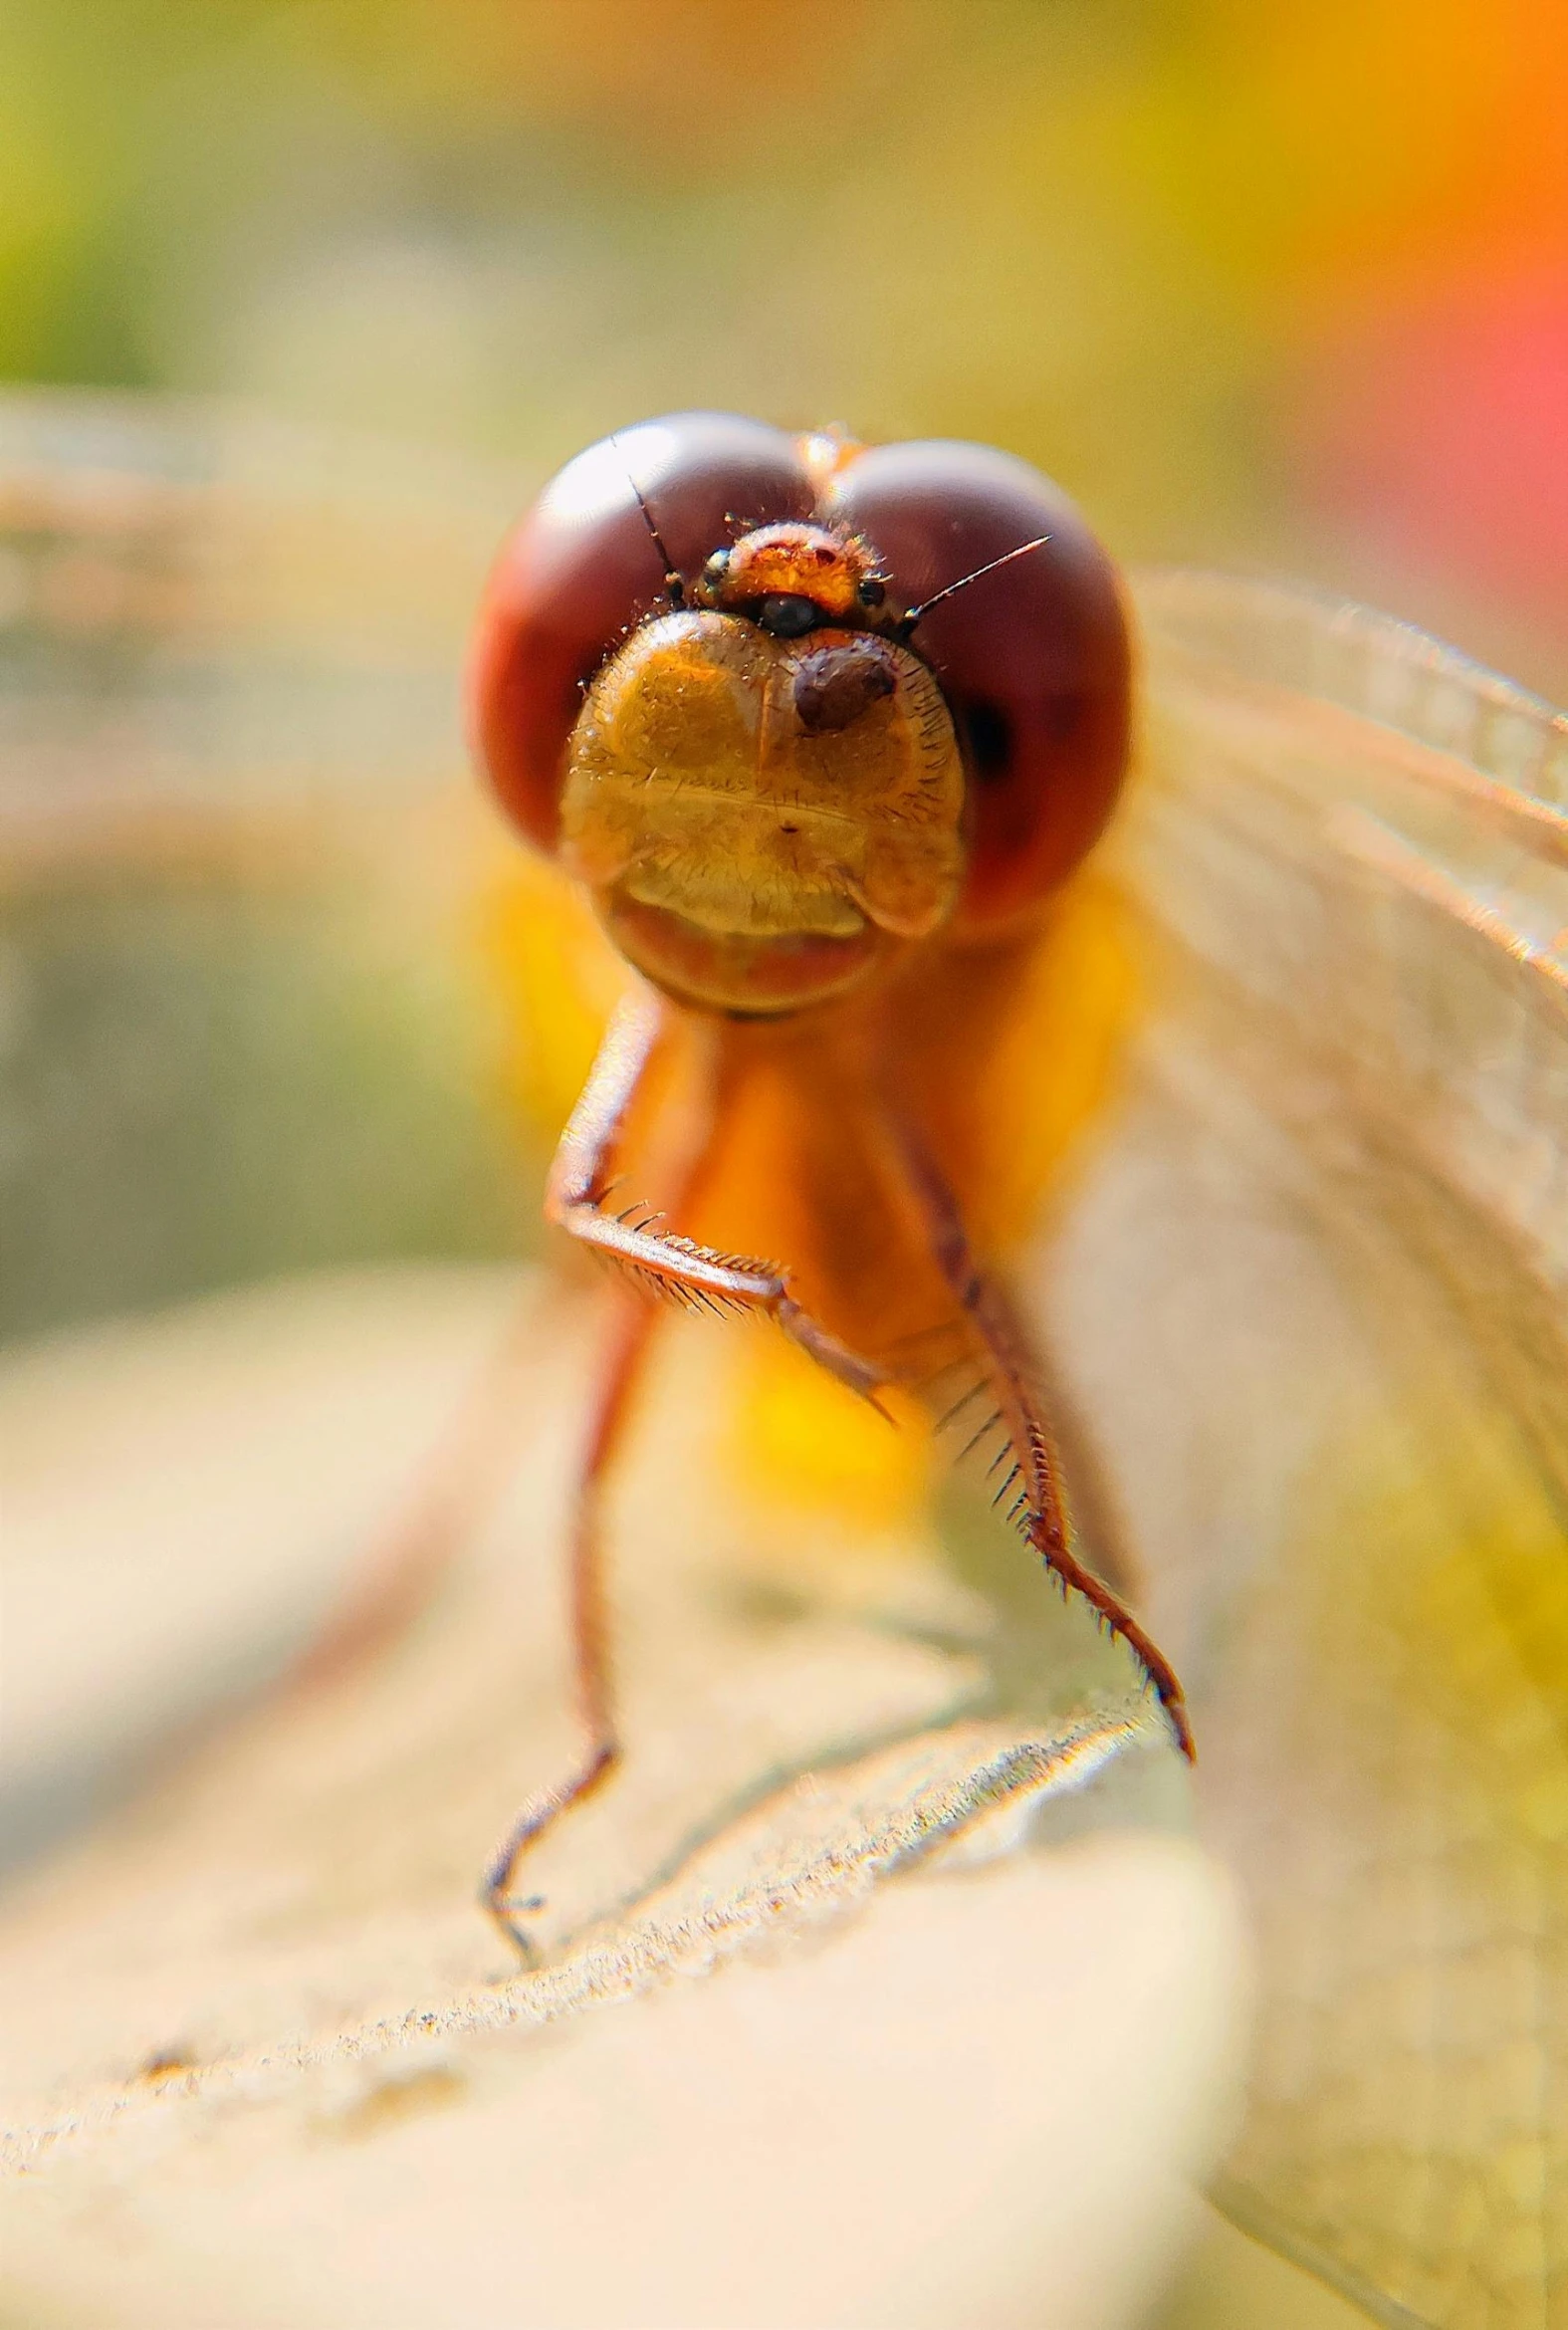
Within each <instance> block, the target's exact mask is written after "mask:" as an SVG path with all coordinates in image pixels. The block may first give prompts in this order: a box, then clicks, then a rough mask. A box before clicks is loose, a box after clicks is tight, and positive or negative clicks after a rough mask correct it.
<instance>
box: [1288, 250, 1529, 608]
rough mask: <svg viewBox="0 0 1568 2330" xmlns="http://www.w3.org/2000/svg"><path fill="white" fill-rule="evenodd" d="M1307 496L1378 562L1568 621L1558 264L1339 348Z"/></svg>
mask: <svg viewBox="0 0 1568 2330" xmlns="http://www.w3.org/2000/svg"><path fill="white" fill-rule="evenodd" d="M1303 418H1304V422H1305V425H1304V427H1303V429H1302V431H1301V435H1300V438H1299V439H1298V445H1299V451H1300V456H1301V485H1302V490H1303V496H1304V499H1305V500H1306V502H1307V503H1308V505H1309V507H1310V508H1311V509H1312V511H1313V513H1314V515H1315V516H1316V517H1317V518H1318V519H1319V520H1321V519H1324V518H1326V519H1328V520H1329V521H1330V522H1332V523H1334V524H1336V525H1342V526H1345V527H1348V528H1349V529H1350V530H1351V531H1353V532H1354V533H1355V534H1357V535H1359V536H1360V538H1361V539H1362V541H1363V542H1367V543H1370V544H1371V545H1373V546H1375V547H1376V549H1377V550H1378V551H1380V552H1381V553H1384V554H1385V555H1387V557H1388V558H1389V560H1390V562H1391V563H1393V564H1397V565H1399V566H1401V567H1404V568H1407V569H1410V570H1420V571H1425V572H1427V573H1429V574H1431V575H1433V576H1435V577H1443V578H1453V579H1455V580H1456V581H1460V582H1464V583H1465V584H1467V585H1468V586H1469V587H1470V588H1473V587H1474V586H1475V585H1476V584H1479V585H1481V586H1482V587H1485V588H1490V589H1493V590H1496V591H1499V592H1502V593H1504V594H1506V596H1507V598H1508V599H1509V600H1511V601H1512V602H1513V603H1514V605H1515V606H1517V607H1518V609H1519V610H1520V612H1526V611H1528V612H1531V613H1545V614H1548V615H1554V616H1558V617H1561V616H1563V615H1565V614H1568V267H1564V268H1562V269H1560V270H1559V269H1554V270H1553V271H1552V272H1551V273H1550V274H1548V275H1545V276H1541V275H1537V276H1535V277H1534V278H1532V279H1529V280H1523V281H1521V280H1514V281H1512V282H1509V283H1505V284H1504V283H1497V282H1495V281H1491V282H1485V283H1481V284H1479V285H1477V284H1474V283H1471V284H1468V285H1465V286H1462V287H1451V288H1449V289H1448V290H1446V291H1445V292H1444V294H1443V295H1442V297H1441V298H1440V299H1437V300H1434V301H1432V302H1430V303H1429V304H1427V305H1426V306H1425V307H1423V308H1422V309H1420V310H1418V311H1408V312H1406V313H1405V314H1404V315H1390V316H1388V317H1385V318H1384V319H1382V320H1381V321H1380V322H1379V323H1378V325H1377V326H1376V327H1375V328H1373V329H1371V330H1368V331H1365V332H1363V333H1361V334H1359V335H1358V336H1357V338H1356V340H1355V341H1354V342H1353V343H1343V344H1341V346H1340V348H1339V349H1337V350H1336V352H1335V353H1334V355H1333V356H1332V357H1331V359H1330V360H1329V362H1328V364H1327V365H1326V366H1325V368H1324V370H1323V371H1322V372H1321V373H1320V374H1319V376H1318V380H1317V385H1316V393H1315V394H1313V396H1312V397H1311V399H1310V403H1309V405H1308V408H1307V410H1306V411H1305V413H1304V415H1303Z"/></svg>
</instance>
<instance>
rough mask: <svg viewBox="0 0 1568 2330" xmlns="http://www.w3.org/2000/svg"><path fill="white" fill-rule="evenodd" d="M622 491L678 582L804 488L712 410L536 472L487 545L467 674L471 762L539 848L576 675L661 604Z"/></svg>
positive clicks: (806, 500)
mask: <svg viewBox="0 0 1568 2330" xmlns="http://www.w3.org/2000/svg"><path fill="white" fill-rule="evenodd" d="M633 480H635V486H634V485H633ZM638 491H640V492H641V494H642V497H643V501H644V502H645V504H646V505H647V510H648V513H649V514H650V515H651V517H652V519H653V523H654V525H655V526H656V527H657V528H658V532H659V537H660V540H661V541H662V542H663V544H664V547H665V549H666V551H667V552H668V554H669V558H670V561H671V564H672V565H673V566H674V568H675V569H676V571H677V572H678V573H679V574H680V575H681V576H682V577H683V578H684V580H685V582H686V585H687V589H688V591H689V590H690V588H691V586H692V585H693V584H694V583H695V582H697V579H698V577H699V576H700V574H701V573H702V569H703V565H704V562H705V561H706V560H707V559H708V558H709V557H710V556H711V555H712V553H713V552H714V551H715V550H718V549H720V548H721V547H722V546H723V545H724V544H726V543H728V542H730V541H732V540H733V539H734V537H735V535H736V534H737V532H738V531H740V530H741V529H743V528H745V529H750V528H752V527H757V526H770V525H776V524H780V523H782V522H783V521H784V520H785V519H790V518H793V519H803V518H808V517H809V516H810V514H811V503H812V499H813V489H812V484H811V479H810V474H809V472H808V470H807V468H806V465H805V462H804V460H803V458H802V456H801V452H800V448H799V444H798V441H797V440H796V439H795V438H794V437H791V436H789V435H788V434H787V433H786V432H785V431H784V430H783V429H772V428H769V427H767V426H766V425H765V424H764V423H763V422H762V421H754V420H743V419H742V418H740V416H739V415H737V414H734V413H724V412H680V413H673V414H671V415H670V416H669V417H668V418H667V419H664V420H656V421H642V422H639V423H638V425H637V426H636V427H634V428H627V429H620V430H618V431H617V432H616V434H615V435H614V437H612V438H611V437H606V438H604V439H602V440H601V441H600V443H598V444H596V445H590V446H589V447H588V450H587V451H586V452H585V453H579V454H578V455H577V457H576V459H575V460H574V461H569V462H567V464H566V466H565V468H564V469H562V470H561V471H560V472H559V474H558V475H557V476H556V477H554V478H553V479H552V480H551V483H550V484H549V485H548V486H547V487H546V489H545V491H544V493H543V494H542V495H541V496H540V498H539V500H538V501H537V502H536V503H535V505H534V507H533V509H532V510H531V511H530V512H529V514H528V516H527V517H526V518H525V519H524V521H523V523H522V525H521V526H519V527H518V529H517V531H516V532H515V533H514V534H513V535H512V536H511V537H510V538H509V540H508V541H507V543H506V545H505V547H504V548H503V550H502V553H501V557H500V559H499V560H498V562H497V565H496V568H495V571H494V573H493V574H492V576H491V579H490V583H489V587H488V589H487V591H486V594H485V601H484V605H483V607H482V609H481V613H480V621H479V630H478V633H477V636H476V639H475V643H474V654H473V660H472V664H471V666H470V672H469V686H470V702H471V705H472V712H473V723H474V729H475V740H476V743H477V745H478V748H479V754H480V757H481V759H482V761H483V763H484V766H485V768H486V769H487V770H488V771H489V773H490V778H491V781H492V783H493V784H494V786H495V788H496V791H497V792H498V793H499V795H500V796H501V799H502V802H503V803H504V805H505V806H506V808H507V810H508V811H509V812H510V813H511V815H512V816H513V817H515V818H516V820H517V822H518V823H519V824H520V825H521V826H522V828H523V830H524V832H525V833H527V835H528V836H529V838H530V840H532V841H534V842H536V843H537V844H538V845H539V846H540V847H541V848H542V849H546V850H551V849H554V847H555V845H556V838H557V832H558V826H559V813H560V785H561V776H562V770H563V763H564V755H565V750H566V744H567V741H568V739H569V737H570V735H571V731H572V727H573V725H574V724H575V721H576V718H577V714H578V713H579V712H580V710H581V709H582V685H583V682H584V681H585V680H589V679H591V678H592V676H593V674H594V672H595V671H597V669H598V668H599V665H600V664H601V663H602V662H603V661H604V659H605V657H606V656H607V655H609V654H612V653H613V652H614V650H615V649H616V648H617V647H618V646H619V645H620V643H621V641H622V639H623V638H624V637H625V635H626V633H627V632H628V631H629V630H630V629H631V628H632V626H633V625H634V624H636V623H639V622H641V621H642V620H643V619H644V618H645V617H646V616H648V615H650V614H656V613H663V612H668V610H669V607H670V605H671V597H670V593H669V590H668V587H667V585H666V582H665V578H664V562H663V560H662V559H661V557H660V555H659V551H658V549H657V547H656V546H655V543H654V540H653V537H652V535H651V534H650V532H649V527H648V519H647V517H645V516H644V514H643V511H642V510H641V509H639V507H638V504H637V492H638Z"/></svg>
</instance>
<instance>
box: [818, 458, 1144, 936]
mask: <svg viewBox="0 0 1568 2330" xmlns="http://www.w3.org/2000/svg"><path fill="white" fill-rule="evenodd" d="M825 501H826V507H825V509H824V513H823V515H824V520H825V521H826V522H828V523H838V524H841V525H843V526H845V527H847V528H848V529H849V530H850V531H851V532H852V533H854V534H857V535H859V536H861V537H862V538H863V539H864V540H865V541H866V542H868V543H870V544H872V545H873V546H874V547H875V551H876V555H877V564H878V566H879V567H881V568H882V569H883V570H884V571H885V572H886V573H887V574H889V575H891V576H892V577H893V578H894V580H895V582H896V583H897V586H898V590H899V594H900V596H901V598H902V600H903V602H904V603H905V604H906V605H909V606H912V607H913V606H917V605H918V604H919V603H920V602H921V601H922V600H923V599H928V598H931V597H932V596H933V595H934V594H935V593H936V592H938V591H940V590H944V589H946V588H947V587H948V585H949V584H951V583H954V582H961V581H962V580H963V578H964V577H965V576H966V575H970V574H973V573H974V572H975V570H976V569H977V568H980V567H983V566H985V565H987V564H988V562H989V561H991V560H993V559H1000V558H1003V557H1005V556H1006V554H1007V553H1008V551H1011V550H1016V549H1017V548H1018V547H1019V546H1020V545H1021V544H1024V543H1028V542H1032V541H1034V540H1035V538H1036V537H1038V536H1040V535H1046V536H1048V537H1049V540H1048V541H1047V542H1046V543H1045V544H1044V546H1043V547H1042V548H1041V549H1039V550H1034V551H1030V552H1028V553H1027V554H1026V555H1025V556H1023V557H1021V558H1017V559H1013V560H1011V561H1010V562H1009V563H1008V565H1007V566H1005V567H1001V568H999V569H998V570H997V571H996V572H995V573H994V574H991V575H987V576H984V577H982V578H981V579H980V580H979V581H977V582H973V583H970V584H968V585H967V586H966V587H965V588H963V589H961V590H959V591H957V592H955V594H954V595H953V596H952V597H951V598H947V599H944V600H943V601H942V602H941V603H940V604H939V605H935V606H933V607H932V609H931V612H930V614H929V615H926V616H924V617H922V618H921V620H920V621H918V622H917V623H916V625H915V626H914V629H913V632H912V634H911V637H910V644H911V646H912V647H913V648H914V650H915V652H916V653H917V654H918V655H920V656H922V657H923V658H924V659H925V661H926V662H928V663H929V664H930V665H931V667H932V669H933V670H934V671H935V672H936V674H937V677H938V678H939V679H940V680H941V682H942V688H943V693H944V695H945V696H946V697H947V699H948V704H949V707H950V709H951V710H952V713H953V716H954V721H955V724H956V725H957V727H958V729H959V732H960V735H961V737H962V738H963V740H964V744H965V748H966V756H967V760H968V765H969V773H970V796H971V818H972V826H971V836H970V861H969V872H968V876H967V878H966V882H965V888H964V894H963V897H962V899H961V901H960V906H959V920H960V922H961V924H963V925H965V926H967V927H969V928H971V929H977V928H984V927H987V926H991V925H995V924H999V923H1003V922H1006V921H1008V920H1010V919H1012V918H1013V917H1015V916H1017V915H1019V914H1022V913H1024V912H1025V911H1027V909H1028V908H1030V907H1031V906H1034V905H1036V904H1037V903H1038V902H1039V900H1040V899H1042V898H1043V897H1045V896H1046V895H1048V893H1049V892H1050V891H1051V890H1053V889H1054V888H1056V886H1057V885H1058V884H1059V883H1060V882H1061V881H1063V880H1064V879H1065V877H1066V876H1067V875H1068V874H1069V873H1070V872H1071V871H1072V869H1073V867H1074V866H1075V865H1076V864H1077V863H1078V861H1079V859H1080V858H1081V857H1082V856H1083V854H1084V852H1085V851H1086V850H1087V849H1088V848H1089V847H1090V845H1091V843H1092V842H1093V841H1094V840H1095V839H1096V837H1097V836H1098V834H1099V833H1100V831H1101V829H1102V827H1103V826H1104V824H1105V821H1106V819H1107V818H1108V817H1109V816H1110V813H1111V810H1112V808H1113V806H1114V804H1115V800H1116V796H1117V793H1118V791H1119V789H1120V786H1121V781H1122V776H1123V773H1124V771H1125V768H1126V763H1127V753H1128V744H1129V735H1130V721H1131V650H1130V645H1129V640H1128V635H1127V623H1126V618H1125V616H1124V614H1123V611H1122V606H1121V600H1120V596H1119V593H1118V590H1117V583H1116V572H1115V569H1114V567H1113V566H1112V564H1111V562H1110V560H1109V559H1108V558H1107V556H1106V554H1105V553H1104V551H1103V550H1101V548H1100V546H1099V544H1098V543H1097V542H1096V541H1095V539H1094V537H1093V536H1092V535H1091V534H1090V532H1089V530H1088V528H1087V527H1086V526H1085V524H1084V522H1083V520H1082V518H1081V517H1080V516H1079V515H1078V512H1077V510H1076V509H1075V508H1074V506H1073V504H1072V503H1071V502H1070V501H1069V500H1068V499H1067V497H1066V495H1065V494H1063V493H1062V492H1061V491H1060V489H1059V488H1058V487H1056V486H1054V485H1052V484H1051V483H1050V481H1049V479H1047V478H1045V477H1042V476H1041V475H1040V473H1039V472H1038V470H1035V469H1031V468H1030V467H1029V466H1028V464H1027V463H1026V462H1022V461H1017V460H1014V459H1013V458H1012V457H1011V456H1010V455H1008V454H1006V453H997V452H993V451H992V450H991V449H990V447H988V446H984V445H965V444H959V443H951V442H947V441H943V440H930V441H926V442H921V443H915V444H907V445H882V446H876V447H872V448H870V449H868V450H866V451H864V452H862V453H859V454H857V455H856V456H855V458H854V459H853V460H851V461H850V462H848V463H847V464H846V465H845V466H844V467H843V468H842V469H841V470H840V471H839V472H838V473H837V475H836V477H835V478H834V479H833V481H832V483H831V485H830V486H829V488H828V492H827V495H826V497H825Z"/></svg>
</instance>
